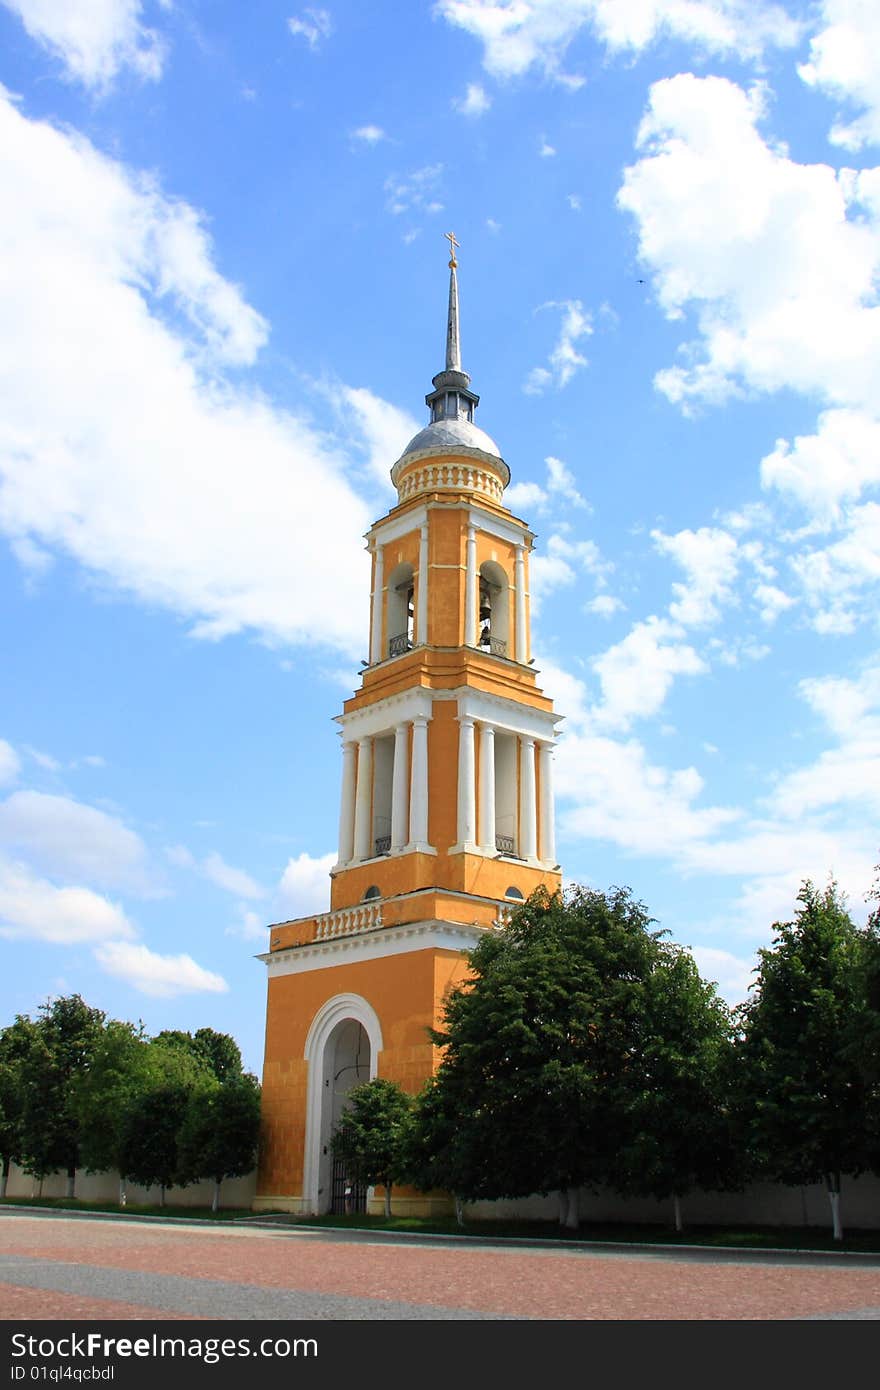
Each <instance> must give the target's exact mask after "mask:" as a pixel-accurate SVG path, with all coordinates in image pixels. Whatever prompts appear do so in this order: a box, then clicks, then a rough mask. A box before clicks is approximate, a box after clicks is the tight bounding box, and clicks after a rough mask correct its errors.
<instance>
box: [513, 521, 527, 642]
mask: <svg viewBox="0 0 880 1390" xmlns="http://www.w3.org/2000/svg"><path fill="white" fill-rule="evenodd" d="M514 582H515V588H516V659H517V661H521V662H522V663H523V664H525V662H527V661H528V659H529V654H528V652H527V651H526V645H527V644H526V548H525V546H524V545H518V546H517V547H516V561H515V580H514Z"/></svg>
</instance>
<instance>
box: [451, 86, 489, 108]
mask: <svg viewBox="0 0 880 1390" xmlns="http://www.w3.org/2000/svg"><path fill="white" fill-rule="evenodd" d="M452 105H453V107H454V109H455V110H456V111H458V112H459V113H460V114H461V115H462V116H484V115H485V114H486V112H487V111H488V110H489V107H490V106H491V105H492V101H491V98H490V97H489V96H488V95H487V93H486V91H485V89H484V88H483V87H481V86H480V84H479V82H469V83H468V85H467V91H466V92H465V94H464V96H463V97H457V98H456V99H455V100H454V101H453V103H452Z"/></svg>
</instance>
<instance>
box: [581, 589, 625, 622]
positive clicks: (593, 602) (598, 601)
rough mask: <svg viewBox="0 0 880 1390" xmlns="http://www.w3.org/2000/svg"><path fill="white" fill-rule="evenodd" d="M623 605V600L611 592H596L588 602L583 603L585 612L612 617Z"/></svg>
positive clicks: (598, 616) (600, 616) (599, 616)
mask: <svg viewBox="0 0 880 1390" xmlns="http://www.w3.org/2000/svg"><path fill="white" fill-rule="evenodd" d="M623 607H625V605H624V602H623V600H622V599H619V598H615V597H614V596H613V595H612V594H597V595H596V597H595V598H593V599H590V601H589V603H585V604H584V608H585V609H586V610H587V612H588V613H595V614H596V617H597V618H613V617H614V614H615V613H618V612H619V611H620V610H621V609H622V608H623Z"/></svg>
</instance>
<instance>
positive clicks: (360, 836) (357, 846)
mask: <svg viewBox="0 0 880 1390" xmlns="http://www.w3.org/2000/svg"><path fill="white" fill-rule="evenodd" d="M372 800H373V740H372V739H371V738H362V739H361V740H360V741H359V743H358V764H357V792H356V794H355V804H354V857H355V859H372V857H373V846H372V844H371V840H372V837H373V824H372V821H373V818H372Z"/></svg>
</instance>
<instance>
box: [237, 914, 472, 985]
mask: <svg viewBox="0 0 880 1390" xmlns="http://www.w3.org/2000/svg"><path fill="white" fill-rule="evenodd" d="M491 930H492V928H491V927H481V926H477V925H476V924H474V925H473V926H469V925H466V924H465V923H453V922H441V921H439V920H438V919H437V918H431V919H429V920H427V921H424V922H408V923H406V924H404V925H403V926H399V927H383V928H381V929H380V930H379V931H370V932H362V933H360V934H358V935H353V936H337V937H333V938H332V939H331V940H329V941H310V942H309V943H308V944H307V945H305V946H289V947H287V949H286V950H281V951H268V952H266V953H265V954H263V955H259V956H257V960H261V961H263V962H264V964H265V965H266V968H267V971H268V975H269V979H270V980H273V979H278V978H280V977H281V976H282V975H302V974H306V973H308V972H311V971H313V970H331V969H332V968H333V967H334V966H337V965H353V964H357V963H358V962H360V961H367V960H382V959H384V958H385V957H386V956H402V955H407V954H408V953H411V952H414V951H429V950H435V951H457V952H463V951H469V950H471V949H472V948H473V947H474V946H475V945H476V943H477V942H478V941H479V939H480V937H481V936H483V935H485V933H486V932H487V931H491Z"/></svg>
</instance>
